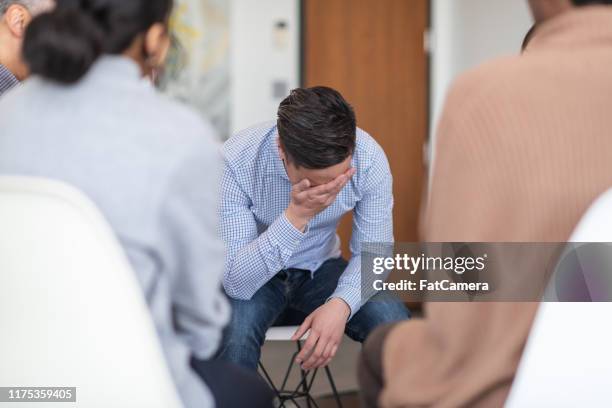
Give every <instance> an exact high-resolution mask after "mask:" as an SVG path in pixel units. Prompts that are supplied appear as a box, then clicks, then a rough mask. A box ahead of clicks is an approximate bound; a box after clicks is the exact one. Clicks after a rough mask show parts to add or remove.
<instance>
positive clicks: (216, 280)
mask: <svg viewBox="0 0 612 408" xmlns="http://www.w3.org/2000/svg"><path fill="white" fill-rule="evenodd" d="M171 10H172V0H81V1H79V0H73V1H68V0H64V1H62V0H58V2H57V6H56V7H55V9H54V10H53V11H52V12H50V13H45V14H41V15H39V16H37V17H36V18H34V20H33V21H32V22H31V23H30V25H29V27H28V29H27V32H26V36H25V41H24V46H23V55H24V59H25V62H26V63H27V65H28V68H29V70H30V71H31V72H32V78H30V79H28V80H27V81H25V82H24V83H23V85H22V86H20V87H19V88H18V89H16V90H14V91H11V92H10V93H9V94H7V95H6V96H5V97H4V98H3V99H2V101H0V174H3V175H7V174H8V175H25V176H35V177H44V178H50V179H56V180H60V181H63V182H66V183H68V184H70V185H73V186H75V187H77V188H78V189H80V190H81V191H83V192H84V193H85V194H86V195H87V196H89V197H90V198H91V199H92V200H93V201H94V202H95V203H96V204H97V206H98V207H99V208H100V209H101V211H102V213H103V214H104V215H105V217H106V218H107V220H108V221H109V223H110V225H111V226H112V228H113V229H114V231H115V233H116V235H117V237H118V238H119V240H120V242H121V244H122V245H123V248H124V250H125V251H126V254H127V256H128V258H129V260H130V262H131V264H132V267H133V269H134V271H135V273H136V276H137V278H138V280H139V282H140V284H141V287H142V290H143V294H144V295H145V297H146V301H147V303H148V305H149V308H150V312H151V315H152V318H153V322H154V323H155V326H156V329H157V333H158V335H159V339H160V342H161V346H162V349H163V351H164V353H165V357H166V362H167V364H168V367H169V370H170V373H171V374H172V376H173V379H174V382H175V385H176V387H177V390H178V392H179V395H180V397H181V398H182V400H183V402H184V404H185V405H186V406H187V407H198V408H205V407H213V406H214V405H217V406H220V407H234V406H252V407H270V406H272V397H273V395H272V392H271V390H270V389H269V388H268V387H267V386H266V385H265V383H264V382H263V381H262V380H261V378H259V377H257V376H256V375H254V374H253V373H251V372H249V371H247V370H244V369H242V368H240V367H237V366H233V365H230V364H226V363H220V362H218V361H205V360H206V359H208V358H209V357H211V356H212V355H213V354H214V353H215V352H216V350H217V347H218V344H219V341H220V339H221V332H222V328H223V326H224V325H225V324H226V323H227V321H228V319H229V316H230V309H229V305H228V302H227V300H226V298H225V295H224V294H223V292H222V289H221V276H222V273H223V261H224V248H223V244H222V242H221V240H220V238H219V237H218V228H217V227H218V216H217V208H218V187H219V178H220V172H221V157H220V156H219V152H218V148H219V146H218V143H217V142H216V138H215V134H214V131H213V129H212V128H211V127H210V125H209V124H207V123H206V122H204V121H203V120H202V119H201V118H200V116H199V115H198V114H197V113H196V112H193V111H191V110H190V109H188V108H186V107H184V106H181V105H179V104H177V103H176V102H173V101H170V100H168V99H166V98H164V97H162V96H161V95H158V94H157V93H156V92H155V89H154V88H153V87H152V86H150V84H148V83H147V81H146V80H145V79H144V78H145V77H146V76H150V74H151V73H152V72H153V71H155V70H156V69H158V68H159V67H160V66H161V65H162V64H163V62H164V60H165V58H166V53H167V50H168V47H169V35H168V20H169V17H170V13H171ZM34 255H35V254H34ZM112 297H113V294H112V293H109V294H108V299H109V302H112ZM75 306H78V305H75ZM116 335H117V336H124V335H129V333H116ZM95 352H96V350H92V353H95ZM134 380H135V381H137V380H138V379H134ZM236 386H238V387H240V389H241V392H240V393H235V392H233V387H236Z"/></svg>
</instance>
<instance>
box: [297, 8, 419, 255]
mask: <svg viewBox="0 0 612 408" xmlns="http://www.w3.org/2000/svg"><path fill="white" fill-rule="evenodd" d="M303 12H304V85H305V86H307V87H310V86H317V85H325V86H330V87H332V88H335V89H337V90H338V91H340V92H341V93H342V94H343V95H344V97H345V98H346V99H347V100H348V101H349V102H350V103H351V104H352V105H353V106H354V108H355V111H356V114H357V122H358V126H359V127H361V128H362V129H364V130H365V131H367V132H368V133H370V134H371V135H372V136H373V137H374V138H375V139H376V140H377V141H378V143H380V145H381V146H382V147H383V149H384V150H385V152H386V154H387V157H388V158H389V162H390V165H391V171H392V173H393V178H394V195H395V208H394V229H395V240H396V241H397V242H399V241H417V240H418V218H419V206H420V202H421V192H422V191H421V190H422V187H423V185H424V176H425V172H424V166H423V145H424V142H425V140H426V137H427V131H428V125H427V123H428V57H427V54H426V52H425V50H424V48H425V47H424V36H425V33H426V30H427V28H428V24H429V23H428V22H429V15H428V14H429V1H428V0H303ZM350 233H351V225H350V218H349V219H345V220H343V222H342V224H341V227H340V235H341V238H342V241H343V251H344V253H345V255H346V256H348V255H349V253H348V251H347V248H348V242H349V239H350Z"/></svg>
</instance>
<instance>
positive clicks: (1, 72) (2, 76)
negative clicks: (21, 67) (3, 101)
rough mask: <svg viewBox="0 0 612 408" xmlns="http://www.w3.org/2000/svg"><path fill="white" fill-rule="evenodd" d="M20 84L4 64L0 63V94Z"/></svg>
mask: <svg viewBox="0 0 612 408" xmlns="http://www.w3.org/2000/svg"><path fill="white" fill-rule="evenodd" d="M18 84H19V80H18V79H17V78H16V77H15V75H13V73H12V72H11V71H9V70H8V69H7V68H6V67H5V66H4V65H2V64H0V95H2V94H3V93H4V92H6V91H8V90H9V89H11V88H13V87H14V86H16V85H18Z"/></svg>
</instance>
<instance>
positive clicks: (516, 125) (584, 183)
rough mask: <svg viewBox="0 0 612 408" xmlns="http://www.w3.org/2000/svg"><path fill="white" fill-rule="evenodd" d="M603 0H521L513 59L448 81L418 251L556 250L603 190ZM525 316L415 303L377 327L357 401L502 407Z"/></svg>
mask: <svg viewBox="0 0 612 408" xmlns="http://www.w3.org/2000/svg"><path fill="white" fill-rule="evenodd" d="M583 3H589V4H587V5H585V4H583ZM594 3H599V4H594ZM610 3H612V1H582V0H575V1H574V2H572V1H571V0H530V6H531V8H532V11H533V15H534V17H535V20H536V24H537V28H536V29H535V31H534V33H533V37H531V38H530V40H529V43H528V45H527V47H526V49H525V51H524V52H523V54H522V55H521V56H515V57H509V58H504V59H500V60H497V61H493V62H490V63H487V64H485V65H483V66H481V67H479V68H477V69H475V70H473V71H471V72H468V73H467V74H465V75H463V76H462V77H460V78H459V79H458V80H457V82H456V83H455V85H454V86H453V88H452V90H451V92H450V94H449V97H448V100H447V103H446V106H445V110H444V114H443V117H442V120H441V123H440V125H439V128H438V139H437V147H436V157H435V164H434V168H433V174H432V177H433V179H432V184H431V192H430V193H431V194H430V199H429V202H428V203H427V207H426V210H425V215H424V220H423V235H424V236H423V238H424V240H425V241H429V242H467V241H476V242H555V241H557V242H563V241H566V240H567V239H568V238H569V236H570V234H571V232H572V230H573V229H574V227H575V225H576V224H577V223H578V221H579V219H580V218H581V216H582V215H583V213H584V212H585V211H586V209H587V208H588V206H589V204H590V203H592V202H593V201H594V200H595V199H596V197H597V196H598V195H600V194H601V193H602V192H604V191H605V190H607V189H608V188H610V187H612V114H611V111H610V109H611V107H612V6H609V5H608V4H610ZM492 35H493V33H492ZM537 307H538V305H537V303H516V302H515V303H427V304H425V309H424V312H425V313H424V314H425V317H424V318H423V319H420V320H418V319H415V320H412V321H410V322H406V323H399V324H396V325H393V326H386V327H383V328H380V329H379V330H378V331H377V332H375V333H374V334H373V335H372V336H371V337H370V339H369V340H368V342H367V343H366V346H365V347H364V350H363V352H362V356H361V361H360V370H359V377H360V382H361V386H362V390H363V396H364V399H365V403H366V405H367V406H381V407H384V408H396V407H402V408H409V407H420V408H423V407H436V408H443V407H501V406H503V404H504V402H505V400H506V398H507V396H508V393H509V391H510V387H511V385H512V381H513V378H514V374H515V371H516V369H517V366H518V363H519V359H520V357H521V354H522V350H523V347H524V345H525V342H526V340H527V336H528V334H529V330H530V327H531V324H532V321H533V318H534V316H535V312H536V310H537Z"/></svg>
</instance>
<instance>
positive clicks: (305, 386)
mask: <svg viewBox="0 0 612 408" xmlns="http://www.w3.org/2000/svg"><path fill="white" fill-rule="evenodd" d="M295 343H296V345H297V349H298V353H299V352H300V351H302V344H301V343H300V341H299V340H298V341H296V342H295ZM300 372H301V374H302V382H301V384H302V391H303V392H304V393H305V394H306V406H307V407H308V408H311V407H312V405H310V400H311V397H310V387H308V374H307V373H306V371H304V370H302V367H301V366H300Z"/></svg>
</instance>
